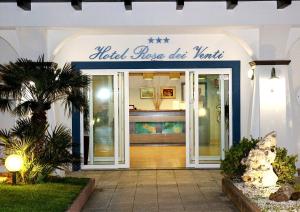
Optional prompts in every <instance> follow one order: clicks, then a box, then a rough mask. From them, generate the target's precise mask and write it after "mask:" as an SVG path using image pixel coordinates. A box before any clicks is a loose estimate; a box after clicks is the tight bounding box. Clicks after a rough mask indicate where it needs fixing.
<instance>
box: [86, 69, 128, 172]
mask: <svg viewBox="0 0 300 212" xmlns="http://www.w3.org/2000/svg"><path fill="white" fill-rule="evenodd" d="M81 72H82V74H84V75H89V76H91V75H106V76H107V75H108V76H113V89H114V92H113V93H114V164H110V165H96V164H88V165H84V164H83V162H81V169H82V170H95V169H116V168H129V136H127V133H125V136H124V145H125V147H124V149H125V158H124V159H125V163H124V164H119V132H118V129H119V127H118V124H119V120H118V119H119V111H118V110H119V98H118V93H119V89H120V88H119V81H118V73H123V74H124V94H125V95H128V93H129V89H128V87H129V86H128V73H126V72H124V71H122V70H111V69H109V70H103V69H83V70H81ZM91 86H92V85H90V87H89V92H93V91H92V89H91ZM92 105H93V103H92V104H90V106H89V107H90V115H92V112H93V111H92ZM124 107H125V108H124V110H125V111H124V116H125V117H124V129H125V131H127V130H128V129H129V126H128V125H129V122H128V112H127V113H126V111H128V107H129V105H128V98H124ZM92 129H93V127H92V123H91V122H90V134H91V133H93V132H92V131H91V130H92ZM80 135H81V137H80V154H81V156H83V154H84V141H83V139H84V126H83V113H82V112H81V113H80ZM89 137H90V141H89V142H90V145H89V148H91V149H90V151H89V157H88V160H89V161H91V162H92V163H93V160H91V158H93V154H94V151H93V136H89Z"/></svg>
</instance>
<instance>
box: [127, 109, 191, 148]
mask: <svg viewBox="0 0 300 212" xmlns="http://www.w3.org/2000/svg"><path fill="white" fill-rule="evenodd" d="M129 122H130V143H131V144H185V111H184V110H157V111H154V110H151V111H149V110H132V111H130V112H129Z"/></svg>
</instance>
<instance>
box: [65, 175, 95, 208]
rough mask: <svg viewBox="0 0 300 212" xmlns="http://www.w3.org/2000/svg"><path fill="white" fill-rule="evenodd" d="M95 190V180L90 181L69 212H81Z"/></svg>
mask: <svg viewBox="0 0 300 212" xmlns="http://www.w3.org/2000/svg"><path fill="white" fill-rule="evenodd" d="M94 189H95V179H90V180H89V182H88V184H87V185H86V186H85V187H84V188H83V189H82V191H81V192H80V194H79V195H78V196H77V198H76V199H75V200H74V201H73V203H72V205H71V206H70V207H69V209H68V210H67V212H80V211H81V209H82V208H83V206H84V205H85V203H86V202H87V201H88V199H89V197H90V196H91V194H92V193H93V191H94Z"/></svg>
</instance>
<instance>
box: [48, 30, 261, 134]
mask: <svg viewBox="0 0 300 212" xmlns="http://www.w3.org/2000/svg"><path fill="white" fill-rule="evenodd" d="M82 33H83V34H82V35H80V34H79V35H78V32H77V33H75V34H73V36H70V37H71V39H68V38H67V39H66V38H65V37H64V36H62V37H64V39H65V41H63V45H59V50H58V51H55V53H56V54H55V55H54V57H53V58H54V61H55V62H57V63H58V64H60V65H63V64H64V63H65V62H71V61H90V59H89V58H88V56H89V55H90V54H91V53H92V52H94V48H95V47H96V46H99V45H101V46H103V45H109V44H111V45H113V47H114V48H115V49H117V50H123V49H124V48H127V47H135V46H137V45H141V44H145V43H146V42H147V39H148V38H149V37H150V36H161V37H165V36H167V37H169V38H170V39H171V41H170V44H169V45H153V46H151V47H152V48H151V51H153V52H172V51H174V50H176V48H177V47H181V48H182V49H183V50H187V51H189V53H190V54H189V56H188V57H187V58H186V59H185V60H194V61H199V59H193V57H192V56H193V54H192V53H193V50H192V48H193V46H195V45H203V46H208V47H209V48H210V49H211V50H215V49H222V50H224V51H225V53H224V58H222V60H240V61H241V135H242V136H245V137H249V136H250V130H249V129H250V126H249V124H250V122H249V117H250V113H249V112H250V105H251V95H252V87H251V81H250V80H249V79H248V77H247V72H248V69H249V67H250V66H249V64H248V63H249V62H250V61H252V59H251V57H250V56H249V55H248V54H247V52H246V51H245V49H244V48H243V47H241V45H240V44H239V43H238V42H236V41H235V40H234V39H232V38H231V37H228V36H227V35H225V34H221V33H215V34H213V33H212V34H186V35H181V34H178V35H176V34H162V35H155V34H154V35H153V34H141V35H137V34H132V35H128V34H124V35H119V34H117V35H101V34H97V33H96V32H94V34H93V33H91V32H90V33H88V34H85V33H84V32H82ZM53 34H54V33H53ZM58 34H59V31H56V33H55V38H57V37H59V35H58ZM65 34H66V33H65V32H64V30H63V31H62V35H65ZM76 34H77V36H76ZM49 39H51V37H50V35H48V40H49ZM253 39H254V40H256V39H257V38H256V37H254V38H253ZM51 48H52V49H55V48H53V47H51ZM127 60H131V59H130V58H129V59H127ZM164 60H169V59H164ZM174 60H176V59H174ZM96 61H109V60H107V59H106V60H96ZM138 61H142V60H141V59H139V60H138ZM55 113H56V120H61V119H62V120H63V121H64V123H65V124H66V125H67V126H69V127H71V120H70V119H66V118H60V117H57V116H58V115H59V116H60V115H62V114H63V113H62V112H60V111H56V112H55Z"/></svg>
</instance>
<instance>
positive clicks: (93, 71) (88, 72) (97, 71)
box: [80, 68, 232, 170]
mask: <svg viewBox="0 0 300 212" xmlns="http://www.w3.org/2000/svg"><path fill="white" fill-rule="evenodd" d="M81 71H82V73H83V74H86V75H114V76H115V75H117V74H118V73H123V74H124V95H125V97H124V110H125V112H124V116H125V117H124V122H125V123H124V129H125V136H124V139H125V141H124V145H125V147H124V149H125V163H124V164H119V163H118V150H116V148H115V164H114V165H84V164H83V163H81V169H83V170H96V169H118V168H130V143H129V73H134V72H178V71H180V72H185V117H186V118H185V121H186V122H185V127H186V167H187V168H189V167H190V168H219V166H220V165H219V164H203V163H201V164H199V154H195V153H196V149H197V148H198V150H199V141H198V147H197V145H195V143H194V154H195V160H194V162H195V163H193V162H191V160H190V156H191V155H190V153H191V152H190V147H191V142H194V138H192V137H191V135H190V133H189V132H190V129H191V128H195V127H194V126H195V125H194V126H191V125H190V121H193V120H190V119H191V116H190V112H191V111H190V110H189V105H190V104H191V103H192V104H194V105H195V103H194V102H195V101H194V97H193V98H192V99H191V95H192V94H190V91H191V89H192V88H191V85H190V73H194V74H228V75H229V100H230V103H229V117H230V118H229V123H230V124H229V147H230V146H231V145H232V69H230V68H225V69H222V68H211V69H207V68H205V69H202V68H195V69H180V70H178V69H121V70H120V69H82V70H81ZM195 78H196V77H195ZM117 84H118V83H117ZM115 87H116V86H115ZM115 87H114V89H115ZM114 92H118V91H114ZM196 93H197V92H196ZM196 93H195V94H196ZM195 94H194V95H195ZM114 96H116V95H114ZM195 97H196V96H195ZM115 98H116V97H115ZM195 99H196V98H195ZM115 101H116V102H118V99H117V100H116V99H115ZM116 105H117V104H115V107H116ZM194 109H195V108H194ZM115 111H116V108H115ZM195 121H196V120H195ZM80 123H81V124H80V135H81V138H80V153H81V155H83V154H84V153H83V143H84V142H83V138H84V129H83V124H82V123H83V114H82V113H80ZM194 124H195V123H194ZM117 129H118V126H116V124H115V130H117ZM192 130H194V129H192ZM194 132H195V133H196V131H195V130H194ZM115 133H116V131H115ZM193 137H194V136H193ZM115 138H118V135H117V136H116V134H115ZM117 146H118V141H117V139H115V147H117ZM198 152H199V151H198ZM116 156H117V157H116Z"/></svg>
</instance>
